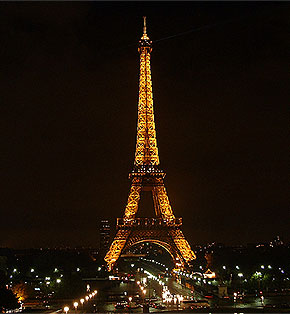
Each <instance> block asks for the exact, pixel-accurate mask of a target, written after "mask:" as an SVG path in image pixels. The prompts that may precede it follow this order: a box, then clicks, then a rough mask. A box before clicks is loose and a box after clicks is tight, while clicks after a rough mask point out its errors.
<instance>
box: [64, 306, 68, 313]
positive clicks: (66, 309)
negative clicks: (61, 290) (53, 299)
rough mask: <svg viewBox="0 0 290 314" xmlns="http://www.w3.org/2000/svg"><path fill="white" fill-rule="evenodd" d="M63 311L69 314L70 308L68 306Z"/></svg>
mask: <svg viewBox="0 0 290 314" xmlns="http://www.w3.org/2000/svg"><path fill="white" fill-rule="evenodd" d="M63 310H64V311H65V314H67V312H68V311H69V307H68V306H65V307H64V308H63Z"/></svg>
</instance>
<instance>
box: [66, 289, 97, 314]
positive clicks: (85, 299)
mask: <svg viewBox="0 0 290 314" xmlns="http://www.w3.org/2000/svg"><path fill="white" fill-rule="evenodd" d="M97 293H98V291H97V290H95V291H94V292H92V293H90V294H88V295H86V296H85V297H84V298H81V299H80V303H81V305H82V306H83V305H84V303H85V301H87V302H88V301H89V300H90V299H91V298H92V297H94V296H95V295H96V294H97ZM78 306H79V303H78V302H77V301H75V302H74V303H73V307H74V308H75V310H77V309H78ZM63 311H64V312H65V313H66V314H67V313H68V311H69V307H68V306H67V305H66V306H65V307H64V308H63Z"/></svg>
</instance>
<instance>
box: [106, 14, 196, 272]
mask: <svg viewBox="0 0 290 314" xmlns="http://www.w3.org/2000/svg"><path fill="white" fill-rule="evenodd" d="M138 51H139V53H140V80H139V102H138V123H137V142H136V152H135V161H134V167H133V171H132V172H131V173H130V174H129V179H130V180H131V189H130V193H129V197H128V202H127V206H126V209H125V214H124V216H123V218H117V232H116V235H115V238H114V239H113V242H112V244H111V246H110V249H109V251H108V252H107V254H106V256H105V261H106V262H107V265H108V269H109V270H111V269H112V267H113V266H114V264H115V263H116V261H117V260H118V258H119V257H120V255H121V254H122V253H123V252H125V251H126V250H128V249H129V248H130V247H131V246H133V245H136V244H138V243H142V242H151V243H155V244H157V245H160V246H161V247H163V248H164V249H165V250H166V251H167V252H168V253H169V254H170V255H171V257H172V259H173V261H174V263H175V267H176V268H183V267H184V266H186V265H187V264H188V262H190V261H192V260H193V259H195V258H196V257H195V255H194V253H193V251H192V250H191V248H190V245H189V244H188V242H187V241H186V239H185V237H184V235H183V233H182V231H181V230H180V227H181V225H182V219H181V218H175V216H174V214H173V211H172V208H171V206H170V203H169V199H168V196H167V193H166V189H165V186H164V182H163V179H164V177H165V173H164V171H163V170H161V169H160V166H159V156H158V148H157V141H156V132H155V122H154V112H153V96H152V82H151V70H150V54H151V51H152V42H151V41H150V39H149V37H148V36H147V33H146V18H145V17H144V28H143V36H142V37H141V40H140V41H139V47H138ZM141 191H151V192H152V197H153V203H154V209H155V214H156V218H136V214H137V211H138V207H139V200H140V195H141Z"/></svg>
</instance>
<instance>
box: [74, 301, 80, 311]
mask: <svg viewBox="0 0 290 314" xmlns="http://www.w3.org/2000/svg"><path fill="white" fill-rule="evenodd" d="M78 306H79V304H78V302H74V308H75V310H77V309H78Z"/></svg>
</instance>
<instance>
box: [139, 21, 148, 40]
mask: <svg viewBox="0 0 290 314" xmlns="http://www.w3.org/2000/svg"><path fill="white" fill-rule="evenodd" d="M141 39H143V40H149V37H148V35H147V27H146V16H143V36H142V37H141Z"/></svg>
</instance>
